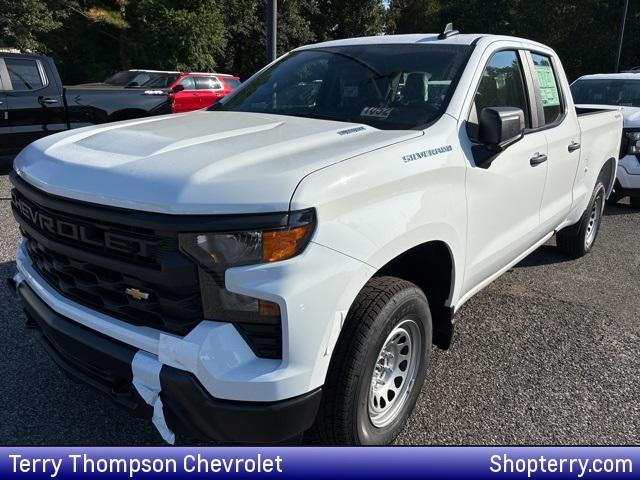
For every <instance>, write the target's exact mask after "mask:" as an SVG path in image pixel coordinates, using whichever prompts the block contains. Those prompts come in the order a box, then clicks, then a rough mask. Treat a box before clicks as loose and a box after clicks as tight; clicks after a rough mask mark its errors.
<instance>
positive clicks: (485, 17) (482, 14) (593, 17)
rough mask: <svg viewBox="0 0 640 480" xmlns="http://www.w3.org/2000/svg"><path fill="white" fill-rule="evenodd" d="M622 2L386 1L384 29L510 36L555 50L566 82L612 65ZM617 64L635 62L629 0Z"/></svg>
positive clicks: (636, 27) (639, 41)
mask: <svg viewBox="0 0 640 480" xmlns="http://www.w3.org/2000/svg"><path fill="white" fill-rule="evenodd" d="M623 3H624V0H537V1H535V2H531V1H524V0H391V2H390V6H389V11H388V15H387V31H390V32H394V33H415V32H427V31H431V32H439V31H442V29H443V28H444V26H445V25H446V23H447V22H453V23H454V27H455V28H456V29H458V30H460V31H461V32H463V33H487V34H502V35H514V36H518V37H524V38H529V39H532V40H536V41H539V42H541V43H544V44H546V45H549V46H551V47H552V48H554V49H555V50H556V51H557V52H558V54H559V55H560V58H561V59H562V62H563V65H564V67H565V70H566V72H567V75H568V77H569V78H570V79H575V78H576V77H578V76H580V75H584V74H587V73H596V72H610V71H612V69H613V67H614V60H615V57H614V55H615V52H616V47H617V39H618V32H619V24H620V17H621V15H622V8H623ZM629 3H630V6H629V8H630V12H629V17H628V19H627V31H626V35H625V39H626V40H625V44H624V49H623V54H622V60H621V65H622V66H625V65H626V66H631V65H638V64H640V54H638V53H637V52H639V51H640V49H639V48H638V47H640V24H639V22H638V19H640V12H639V10H640V8H639V7H640V6H639V5H638V3H637V2H636V1H630V2H629Z"/></svg>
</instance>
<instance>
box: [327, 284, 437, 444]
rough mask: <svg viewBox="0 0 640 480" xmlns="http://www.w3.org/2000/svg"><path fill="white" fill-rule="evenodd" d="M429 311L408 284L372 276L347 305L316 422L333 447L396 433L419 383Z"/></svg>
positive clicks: (427, 346)
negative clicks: (347, 312) (347, 308)
mask: <svg viewBox="0 0 640 480" xmlns="http://www.w3.org/2000/svg"><path fill="white" fill-rule="evenodd" d="M431 342H432V330H431V313H430V311H429V304H428V302H427V299H426V297H425V295H424V293H423V292H422V290H420V289H419V288H418V287H417V286H415V285H414V284H412V283H410V282H407V281H404V280H401V279H398V278H395V277H375V278H373V279H372V280H370V281H369V283H368V284H367V285H366V286H365V287H364V288H363V289H362V291H361V292H360V293H359V295H358V297H357V298H356V300H355V302H354V305H353V307H352V308H351V310H350V311H349V314H348V316H347V319H346V321H345V326H344V329H343V332H342V334H341V336H340V338H339V340H338V344H337V345H336V349H335V352H334V354H333V357H332V359H331V365H330V367H329V372H328V374H327V381H326V383H325V387H324V392H323V399H322V404H321V406H320V411H319V413H318V418H317V421H316V425H315V430H316V432H315V433H316V435H317V436H318V437H319V440H320V441H322V442H323V443H326V444H332V445H387V444H389V443H391V442H392V441H393V440H394V439H395V438H396V436H397V435H398V434H399V433H400V430H401V429H402V426H403V425H404V423H405V421H406V419H407V417H408V416H409V414H410V413H411V411H412V410H413V407H414V406H415V403H416V400H417V398H418V395H419V393H420V388H421V386H422V384H423V382H424V375H425V369H426V366H427V362H428V359H429V356H430V352H431Z"/></svg>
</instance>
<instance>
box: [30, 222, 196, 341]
mask: <svg viewBox="0 0 640 480" xmlns="http://www.w3.org/2000/svg"><path fill="white" fill-rule="evenodd" d="M25 236H26V238H27V239H28V240H29V241H28V242H27V246H26V248H27V252H28V254H29V257H30V258H31V261H32V262H33V266H34V268H35V269H36V270H37V272H38V273H39V274H40V275H41V276H42V277H43V278H44V279H45V280H46V281H47V283H49V285H51V286H52V287H53V288H55V289H56V290H57V291H58V292H60V293H61V294H62V295H64V296H65V297H67V298H69V299H71V300H73V301H75V302H77V303H80V304H82V305H85V306H87V307H90V308H92V309H94V310H97V311H99V312H102V313H105V314H107V315H111V316H113V317H115V318H118V319H120V320H125V321H126V322H128V323H131V324H134V325H142V326H150V327H153V328H158V329H161V330H166V331H169V332H174V333H180V334H185V333H187V332H188V331H189V330H190V329H191V328H192V327H193V326H195V324H197V323H198V322H199V321H200V320H201V319H202V308H201V301H200V292H199V290H198V289H194V288H180V289H178V288H172V289H171V291H169V290H168V289H167V288H166V287H163V286H162V285H159V284H156V283H150V282H147V281H145V280H144V279H142V278H140V277H136V276H131V275H125V274H123V273H120V272H118V271H116V270H112V269H109V268H105V267H102V266H99V265H95V264H93V263H91V262H86V261H82V260H78V259H76V258H73V257H70V256H67V255H64V254H61V253H59V252H56V251H54V250H52V249H49V248H47V247H45V246H44V245H42V244H40V243H38V241H37V240H35V239H34V238H32V237H30V236H29V234H28V233H26V232H25ZM127 289H136V290H137V291H139V292H141V293H143V294H145V295H148V297H147V298H145V299H144V300H143V299H140V300H136V299H135V298H133V297H132V296H130V295H127V293H126V291H127Z"/></svg>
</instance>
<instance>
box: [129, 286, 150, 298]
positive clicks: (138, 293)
mask: <svg viewBox="0 0 640 480" xmlns="http://www.w3.org/2000/svg"><path fill="white" fill-rule="evenodd" d="M124 293H126V294H127V295H129V296H130V297H131V298H133V299H135V300H148V299H149V294H148V293H145V292H142V291H140V290H138V289H137V288H131V287H129V288H127V289H126V290H125V291H124Z"/></svg>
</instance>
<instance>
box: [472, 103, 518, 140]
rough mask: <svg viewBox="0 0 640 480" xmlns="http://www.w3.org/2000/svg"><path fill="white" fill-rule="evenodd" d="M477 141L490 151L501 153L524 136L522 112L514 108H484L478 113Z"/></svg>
mask: <svg viewBox="0 0 640 480" xmlns="http://www.w3.org/2000/svg"><path fill="white" fill-rule="evenodd" d="M478 127H479V129H478V137H479V138H478V139H479V140H480V143H482V144H484V145H486V146H487V147H488V148H490V149H492V150H497V151H501V150H504V149H505V148H506V147H508V146H509V145H511V144H512V143H515V142H517V141H518V140H520V139H521V138H522V137H523V135H524V129H525V122H524V112H523V111H522V109H520V108H515V107H486V108H483V109H482V112H480V122H479V126H478Z"/></svg>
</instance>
